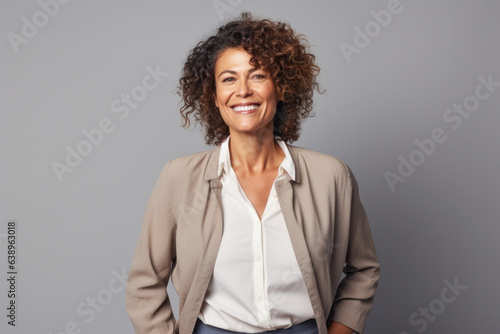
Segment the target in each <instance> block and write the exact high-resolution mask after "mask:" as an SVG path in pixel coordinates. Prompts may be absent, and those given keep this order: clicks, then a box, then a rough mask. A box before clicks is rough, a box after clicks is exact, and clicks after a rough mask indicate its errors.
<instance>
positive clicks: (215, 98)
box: [213, 93, 219, 108]
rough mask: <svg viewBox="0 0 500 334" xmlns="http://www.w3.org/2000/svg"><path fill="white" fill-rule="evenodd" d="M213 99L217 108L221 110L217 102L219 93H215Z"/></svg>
mask: <svg viewBox="0 0 500 334" xmlns="http://www.w3.org/2000/svg"><path fill="white" fill-rule="evenodd" d="M213 98H214V102H215V106H216V107H217V108H219V102H218V101H217V93H214V95H213Z"/></svg>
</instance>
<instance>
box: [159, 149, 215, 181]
mask: <svg viewBox="0 0 500 334" xmlns="http://www.w3.org/2000/svg"><path fill="white" fill-rule="evenodd" d="M218 148H219V147H214V148H211V149H208V150H204V151H201V152H196V153H191V154H186V155H182V156H179V157H176V158H173V159H171V160H168V161H167V162H166V163H165V166H164V167H163V170H162V174H163V175H165V177H167V175H168V178H170V179H174V180H175V181H176V182H180V181H182V180H184V178H186V180H187V179H189V180H191V181H194V180H196V179H198V178H200V179H203V177H204V173H205V170H206V169H207V165H208V162H209V160H210V159H211V158H217V159H218V156H216V155H217V152H218Z"/></svg>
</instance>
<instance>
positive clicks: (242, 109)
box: [231, 104, 260, 115]
mask: <svg viewBox="0 0 500 334" xmlns="http://www.w3.org/2000/svg"><path fill="white" fill-rule="evenodd" d="M259 107H260V105H259V104H248V105H243V106H241V105H236V106H234V107H231V109H233V110H234V112H236V113H238V114H241V115H247V114H251V113H254V112H255V111H256V110H258V109H259Z"/></svg>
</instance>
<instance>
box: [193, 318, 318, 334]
mask: <svg viewBox="0 0 500 334" xmlns="http://www.w3.org/2000/svg"><path fill="white" fill-rule="evenodd" d="M271 333H272V334H285V333H286V334H299V333H300V334H318V327H317V325H316V319H308V320H306V321H303V322H301V323H298V324H295V325H293V326H290V327H288V328H279V329H273V330H270V331H264V332H258V333H252V334H271ZM193 334H241V332H234V331H230V330H227V329H223V328H219V327H214V326H211V325H207V324H205V323H203V321H201V320H200V318H198V319H197V320H196V325H195V327H194V330H193Z"/></svg>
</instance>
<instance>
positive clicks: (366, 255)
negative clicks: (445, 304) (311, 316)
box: [332, 165, 380, 333]
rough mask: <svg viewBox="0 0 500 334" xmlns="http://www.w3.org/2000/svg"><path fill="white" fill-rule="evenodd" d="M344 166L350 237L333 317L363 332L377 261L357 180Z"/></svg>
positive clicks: (374, 288)
mask: <svg viewBox="0 0 500 334" xmlns="http://www.w3.org/2000/svg"><path fill="white" fill-rule="evenodd" d="M346 168H347V172H348V175H349V178H348V180H349V181H348V187H347V189H346V195H345V196H346V197H345V201H346V203H345V205H346V209H347V213H348V217H349V232H348V233H349V238H348V246H347V253H346V264H345V267H344V274H345V277H344V278H343V279H342V281H341V282H340V283H339V286H338V288H337V293H336V296H335V299H334V303H333V318H332V320H333V321H335V322H339V323H342V324H344V326H348V327H349V328H352V330H353V331H355V332H356V333H362V332H363V330H364V327H365V323H366V318H367V316H368V313H369V312H370V309H371V307H372V304H373V299H374V295H375V291H376V289H377V286H378V280H379V272H380V265H379V262H378V258H377V255H376V252H375V245H374V243H373V238H372V234H371V230H370V226H369V223H368V218H367V216H366V212H365V209H364V207H363V205H362V204H361V201H360V198H359V189H358V184H357V181H356V179H355V177H354V175H353V174H352V171H351V170H350V168H349V167H348V166H347V165H346ZM339 333H341V332H339Z"/></svg>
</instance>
